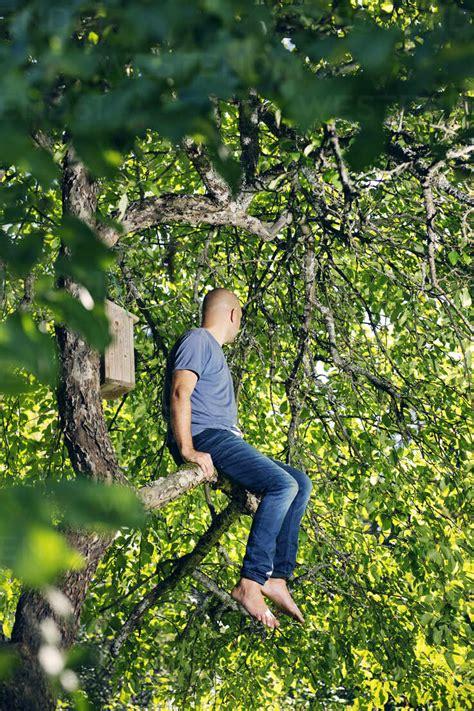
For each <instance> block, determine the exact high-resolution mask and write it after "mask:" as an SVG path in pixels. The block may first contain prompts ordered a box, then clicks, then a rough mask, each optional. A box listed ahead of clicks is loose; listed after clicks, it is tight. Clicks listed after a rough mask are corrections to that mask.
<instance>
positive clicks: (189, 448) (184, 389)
mask: <svg viewBox="0 0 474 711" xmlns="http://www.w3.org/2000/svg"><path fill="white" fill-rule="evenodd" d="M197 380H198V377H197V375H196V373H194V372H193V371H192V370H175V371H174V372H173V377H172V380H171V397H170V418H171V428H172V430H173V435H174V438H175V440H176V444H177V445H178V449H179V452H180V454H181V456H182V457H183V459H184V460H186V461H187V462H195V463H196V464H199V466H200V467H201V469H202V470H203V471H204V472H205V474H206V475H207V476H208V477H209V478H213V477H214V464H213V462H212V458H211V455H210V454H208V453H207V452H199V451H198V450H196V449H194V446H193V438H192V435H191V394H192V392H193V390H194V388H195V386H196V383H197Z"/></svg>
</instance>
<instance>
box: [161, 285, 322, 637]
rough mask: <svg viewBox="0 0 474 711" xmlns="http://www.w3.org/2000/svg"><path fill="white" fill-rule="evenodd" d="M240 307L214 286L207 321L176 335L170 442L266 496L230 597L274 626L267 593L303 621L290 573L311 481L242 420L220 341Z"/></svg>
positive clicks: (169, 382) (177, 455)
mask: <svg viewBox="0 0 474 711" xmlns="http://www.w3.org/2000/svg"><path fill="white" fill-rule="evenodd" d="M241 317H242V308H241V306H240V303H239V300H238V298H237V296H236V295H235V294H233V293H232V292H231V291H228V290H227V289H213V290H212V291H210V292H209V293H208V294H206V296H205V298H204V301H203V306H202V325H201V327H200V328H192V329H190V330H188V331H186V332H185V333H184V334H182V335H181V336H180V338H178V340H177V341H176V343H175V345H174V346H173V348H172V350H171V352H170V354H169V357H168V361H167V367H166V377H165V388H164V398H163V406H164V407H163V414H164V416H165V418H166V419H167V421H168V432H167V438H166V443H167V446H168V448H169V450H170V452H171V454H172V456H173V459H174V460H175V462H176V464H178V465H179V464H183V463H184V462H195V463H196V464H198V465H199V466H200V467H201V468H202V469H203V471H204V472H205V473H206V474H207V475H208V476H209V478H212V477H213V475H214V467H216V469H217V470H218V471H219V472H220V473H221V474H222V475H223V476H227V477H228V478H229V479H231V480H233V481H235V482H237V483H238V484H240V485H241V486H243V487H244V488H245V489H247V490H248V491H251V492H253V493H255V494H258V495H261V496H262V499H261V502H260V504H259V506H258V509H257V511H256V513H255V516H254V519H253V522H252V526H251V529H250V534H249V538H248V541H247V549H246V553H245V557H244V560H243V565H242V568H241V579H240V581H239V583H238V584H237V585H236V586H235V587H234V588H233V590H232V592H231V595H232V597H233V598H234V599H235V600H237V601H238V602H239V603H240V604H241V605H243V607H244V608H245V609H246V610H247V611H248V612H249V613H250V614H251V615H252V616H253V617H255V618H256V619H257V620H259V621H260V622H262V623H263V624H265V625H266V626H268V627H270V628H274V627H279V624H280V623H279V622H278V620H277V619H276V617H275V616H274V615H273V614H272V612H271V611H270V610H269V609H268V607H267V605H266V602H265V600H264V596H266V597H267V598H268V599H269V600H272V601H273V602H274V603H275V604H276V605H277V606H278V607H279V608H280V610H281V611H282V612H284V613H285V614H287V615H290V616H291V617H293V618H294V619H296V620H298V621H299V622H300V623H301V624H303V623H304V618H303V615H302V614H301V612H300V610H299V609H298V607H297V606H296V603H295V602H294V600H293V599H292V597H291V595H290V592H289V590H288V587H287V583H286V581H287V579H288V578H289V577H290V576H291V574H292V573H293V570H294V568H295V565H296V553H297V549H298V534H299V528H300V522H301V519H302V516H303V514H304V511H305V509H306V506H307V503H308V499H309V496H310V493H311V480H310V479H309V477H308V476H307V475H306V474H304V473H303V472H301V471H299V470H298V469H294V468H293V467H290V466H289V465H288V464H283V463H281V462H279V461H277V460H276V459H273V457H267V456H265V455H263V454H262V453H261V452H259V451H258V450H257V449H255V447H253V446H252V445H251V444H249V443H248V442H246V441H245V440H244V438H243V435H242V432H241V431H240V429H239V428H238V426H237V406H236V402H235V396H234V389H233V383H232V377H231V373H230V370H229V366H228V364H227V361H226V358H225V356H224V353H223V350H222V346H223V344H225V343H232V341H234V340H235V337H236V336H237V333H238V331H239V328H240V321H241Z"/></svg>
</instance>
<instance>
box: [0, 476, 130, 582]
mask: <svg viewBox="0 0 474 711" xmlns="http://www.w3.org/2000/svg"><path fill="white" fill-rule="evenodd" d="M58 517H59V518H60V520H61V527H71V528H73V529H74V530H84V531H89V532H93V531H96V532H99V533H102V534H105V533H113V532H114V531H116V530H117V529H118V528H120V527H122V526H129V527H137V526H140V525H142V523H143V522H144V512H143V507H142V505H141V503H140V501H139V500H138V499H137V497H136V495H135V494H134V493H133V491H132V490H130V489H127V488H125V487H119V486H116V485H115V486H107V485H105V484H99V483H93V482H90V481H87V480H74V481H62V482H56V483H48V484H46V485H43V484H41V485H40V484H38V485H36V486H5V487H3V488H2V497H1V500H0V566H1V567H4V568H10V569H11V570H12V571H13V573H14V575H15V576H16V577H17V578H19V579H20V580H22V581H24V582H25V583H26V584H28V585H32V586H41V585H44V584H45V583H52V582H54V581H55V580H56V579H57V577H58V575H59V574H60V573H62V572H64V571H65V570H68V569H76V568H81V567H82V565H83V563H84V559H83V556H82V555H81V554H80V553H79V552H78V551H76V550H75V549H74V548H72V547H70V546H69V545H68V544H67V542H66V538H65V536H64V535H62V534H61V531H60V530H57V528H56V526H57V523H58ZM53 524H56V526H55V525H53Z"/></svg>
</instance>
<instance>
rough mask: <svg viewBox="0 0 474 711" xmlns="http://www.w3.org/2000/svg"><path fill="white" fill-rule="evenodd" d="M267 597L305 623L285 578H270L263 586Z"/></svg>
mask: <svg viewBox="0 0 474 711" xmlns="http://www.w3.org/2000/svg"><path fill="white" fill-rule="evenodd" d="M262 593H263V594H264V595H265V597H268V599H269V600H271V601H272V602H274V603H275V605H277V607H279V608H280V610H281V611H282V612H283V613H284V614H285V615H289V616H290V617H293V619H295V620H297V621H298V622H300V623H301V624H302V625H304V617H303V615H302V614H301V612H300V610H299V609H298V607H297V605H296V603H295V601H294V600H293V598H292V597H291V594H290V591H289V590H288V588H287V586H286V580H284V579H283V578H268V580H267V581H266V582H265V585H264V586H263V588H262Z"/></svg>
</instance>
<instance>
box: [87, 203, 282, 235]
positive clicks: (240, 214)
mask: <svg viewBox="0 0 474 711" xmlns="http://www.w3.org/2000/svg"><path fill="white" fill-rule="evenodd" d="M112 217H113V218H114V219H115V218H116V217H117V213H115V214H114V215H112ZM172 222H174V223H181V224H186V225H191V226H194V227H198V226H199V225H201V224H208V225H226V226H231V227H238V228H239V229H242V230H245V231H246V232H250V233H251V234H254V235H257V237H261V238H262V239H264V240H272V239H274V238H275V237H276V235H277V234H278V233H279V232H280V230H281V229H282V228H283V227H284V226H285V225H287V224H289V223H290V222H291V215H290V214H289V213H286V212H285V213H283V214H282V215H280V217H279V218H278V219H277V220H275V222H273V223H270V222H263V221H262V220H259V219H258V218H257V217H254V216H253V215H249V214H248V213H247V212H245V210H244V209H242V207H241V205H240V204H239V203H238V202H237V201H234V202H229V203H225V204H220V203H216V201H215V200H214V199H213V198H210V197H207V196H204V195H203V196H195V195H175V194H173V193H165V194H163V195H162V196H161V197H149V198H145V200H143V201H137V202H133V203H131V204H130V205H129V207H128V208H127V210H126V211H125V215H124V217H123V220H122V222H121V228H122V230H123V234H129V233H130V232H136V231H137V230H144V229H146V228H148V227H154V226H155V225H159V224H164V223H172ZM97 232H98V234H99V236H100V238H101V239H102V240H103V241H104V243H105V244H107V245H108V246H109V247H111V246H113V245H114V244H116V243H117V242H118V240H119V239H120V236H121V235H120V234H119V231H118V230H116V229H115V228H113V227H110V226H109V225H107V226H105V225H102V226H100V227H99V228H98V230H97Z"/></svg>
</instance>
